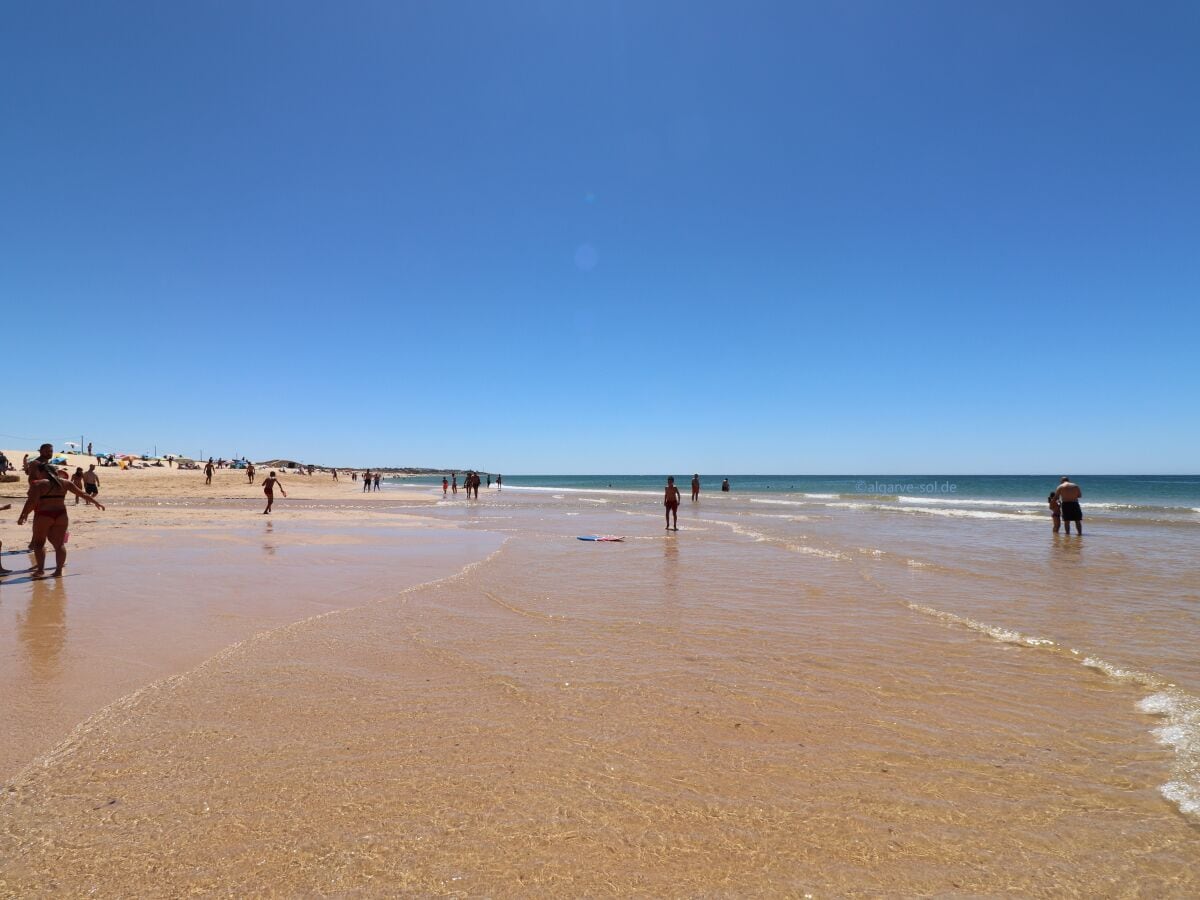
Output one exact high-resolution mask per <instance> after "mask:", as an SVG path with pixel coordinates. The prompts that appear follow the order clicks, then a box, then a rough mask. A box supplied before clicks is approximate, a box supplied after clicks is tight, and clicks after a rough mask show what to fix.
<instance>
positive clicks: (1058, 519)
mask: <svg viewBox="0 0 1200 900" xmlns="http://www.w3.org/2000/svg"><path fill="white" fill-rule="evenodd" d="M1046 502H1047V503H1049V504H1050V518H1051V519H1052V520H1053V522H1054V533H1055V534H1058V530H1059V528H1061V527H1062V507H1060V506H1059V504H1058V493H1057V492H1056V491H1051V492H1050V496H1049V497H1047V498H1046Z"/></svg>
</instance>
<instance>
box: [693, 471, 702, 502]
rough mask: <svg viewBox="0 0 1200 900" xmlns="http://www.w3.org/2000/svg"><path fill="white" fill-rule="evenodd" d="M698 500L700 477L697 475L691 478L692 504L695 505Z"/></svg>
mask: <svg viewBox="0 0 1200 900" xmlns="http://www.w3.org/2000/svg"><path fill="white" fill-rule="evenodd" d="M699 499H700V476H699V474H696V475H693V476H692V502H693V503H695V502H696V501H697V500H699Z"/></svg>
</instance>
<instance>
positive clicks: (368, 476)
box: [363, 469, 371, 494]
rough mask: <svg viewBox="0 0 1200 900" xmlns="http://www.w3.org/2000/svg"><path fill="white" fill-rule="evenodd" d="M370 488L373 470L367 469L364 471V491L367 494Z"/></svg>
mask: <svg viewBox="0 0 1200 900" xmlns="http://www.w3.org/2000/svg"><path fill="white" fill-rule="evenodd" d="M370 489H371V470H370V469H367V471H365V472H363V493H364V494H365V493H366V492H367V491H369V490H370Z"/></svg>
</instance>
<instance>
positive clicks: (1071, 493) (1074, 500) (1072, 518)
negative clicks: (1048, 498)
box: [1054, 475, 1083, 537]
mask: <svg viewBox="0 0 1200 900" xmlns="http://www.w3.org/2000/svg"><path fill="white" fill-rule="evenodd" d="M1054 495H1055V496H1056V497H1058V504H1059V507H1060V508H1061V509H1062V519H1063V522H1064V523H1066V526H1067V534H1070V533H1071V523H1072V522H1074V523H1075V530H1076V531H1078V532H1079V536H1080V537H1082V536H1083V510H1082V509H1080V507H1079V498H1080V497H1082V496H1083V491H1082V490H1080V489H1079V485H1077V484H1075V483H1074V482H1073V481H1071V479H1070V477H1069V476H1067V475H1064V476H1063V477H1062V481H1060V482H1059V485H1058V488H1057V489H1056V490H1055V491H1054Z"/></svg>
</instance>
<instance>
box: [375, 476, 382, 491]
mask: <svg viewBox="0 0 1200 900" xmlns="http://www.w3.org/2000/svg"><path fill="white" fill-rule="evenodd" d="M382 477H383V476H382V475H381V474H379V473H378V472H376V473H375V490H379V479H381V478H382Z"/></svg>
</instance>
